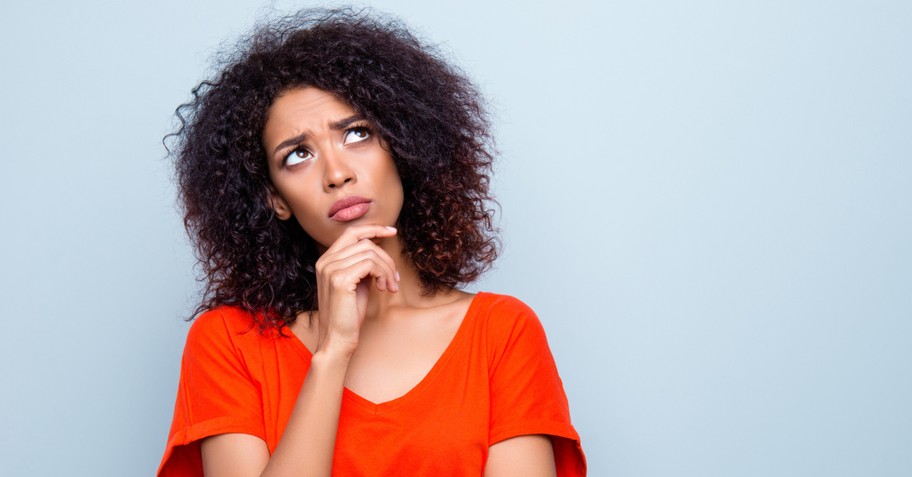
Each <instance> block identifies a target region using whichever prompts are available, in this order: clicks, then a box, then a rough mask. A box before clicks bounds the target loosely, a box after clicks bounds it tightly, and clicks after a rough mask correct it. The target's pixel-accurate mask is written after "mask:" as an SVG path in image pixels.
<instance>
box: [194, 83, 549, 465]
mask: <svg viewBox="0 0 912 477" xmlns="http://www.w3.org/2000/svg"><path fill="white" fill-rule="evenodd" d="M263 145H264V147H265V150H266V151H267V158H266V160H267V162H268V165H269V172H270V178H271V179H272V184H273V189H272V190H271V192H270V200H271V203H272V205H273V208H274V209H275V211H276V215H277V216H278V217H279V218H280V219H282V220H297V221H298V223H299V224H300V225H301V227H302V228H303V229H304V230H305V231H306V232H307V233H308V234H309V235H310V236H311V237H313V239H314V240H315V241H316V242H317V244H318V245H319V246H320V248H321V251H322V254H321V256H320V258H319V259H318V260H317V263H316V271H317V296H318V310H319V311H315V312H312V316H306V315H302V316H300V317H299V318H300V319H298V320H296V321H295V323H294V325H293V326H291V327H290V328H291V331H292V332H294V333H295V335H297V336H298V337H299V338H300V339H301V341H302V342H303V343H304V345H305V346H306V347H307V348H308V349H310V350H311V351H312V352H313V360H312V363H311V367H310V369H309V371H308V373H307V376H306V378H305V380H304V385H303V386H302V388H301V391H300V394H299V395H298V400H297V402H296V404H295V408H294V411H293V412H292V415H291V417H290V419H289V422H288V425H287V427H286V430H285V433H284V435H283V438H282V440H281V441H280V442H279V444H278V445H277V447H276V449H275V452H274V453H273V454H272V456H270V455H269V451H268V448H267V446H266V443H265V442H264V441H263V440H262V439H260V438H258V437H254V436H250V435H246V434H222V435H217V436H213V437H209V438H206V439H204V440H203V441H202V444H201V449H202V457H203V469H204V472H205V475H206V476H207V477H253V476H292V475H294V476H329V475H330V474H331V472H332V456H333V448H334V446H335V439H336V431H337V429H338V422H339V411H340V408H341V402H342V391H343V389H344V388H345V387H347V388H349V389H350V390H351V391H353V392H355V393H356V394H358V395H360V396H362V397H364V398H365V399H367V400H369V401H372V402H375V403H381V402H386V401H389V400H392V399H395V398H397V397H400V396H402V395H404V394H406V393H407V392H408V391H409V390H410V389H412V388H413V387H415V386H416V385H417V384H418V383H419V382H420V381H421V380H422V379H423V378H424V376H425V375H426V374H427V373H428V372H429V371H430V369H431V368H432V367H433V365H434V363H435V362H436V361H437V359H438V358H439V357H440V355H441V354H443V352H444V350H445V348H446V347H447V345H448V344H449V343H450V341H451V340H452V338H453V336H454V335H455V333H456V330H457V328H458V327H459V324H460V323H461V321H462V318H463V316H465V313H466V311H467V309H468V306H469V303H470V302H471V298H472V295H469V294H467V293H464V292H462V291H459V290H455V289H450V290H445V291H442V292H439V293H436V294H435V295H433V296H423V295H422V294H421V288H420V282H419V279H418V273H417V271H416V270H415V268H414V266H413V265H412V264H411V263H410V261H409V260H408V259H407V257H405V256H404V255H403V253H402V247H401V242H400V239H399V237H398V236H397V235H396V233H397V231H396V230H395V228H393V225H394V224H395V223H396V220H397V218H398V216H399V212H400V211H401V209H402V201H403V192H402V183H401V180H400V178H399V174H398V172H397V170H396V166H395V163H394V162H393V159H392V157H391V156H390V154H389V152H388V151H387V149H386V148H385V144H383V142H382V141H381V140H380V138H379V137H378V136H376V135H375V134H374V132H373V129H372V128H371V126H370V124H368V123H367V122H366V121H363V120H361V119H360V118H359V117H358V115H357V114H356V112H355V111H354V110H353V109H352V108H351V107H349V106H348V105H347V104H345V103H343V102H341V101H339V100H338V99H336V98H335V97H334V96H332V95H331V94H329V93H327V92H325V91H322V90H319V89H316V88H310V87H308V88H297V89H292V90H289V91H286V92H285V93H284V94H282V95H280V96H279V97H278V98H277V99H276V100H275V101H274V103H273V105H272V106H271V107H270V109H269V112H268V116H267V122H266V126H265V127H264V129H263ZM349 196H358V197H363V198H365V199H368V200H370V202H369V204H370V205H369V206H368V207H367V211H366V212H365V213H364V215H363V216H361V217H359V218H357V219H355V220H351V221H339V220H337V219H338V217H336V218H333V217H330V216H329V210H330V208H331V207H332V206H333V204H334V203H335V202H336V201H338V200H339V199H342V198H345V197H349ZM308 318H312V319H308ZM553 475H555V470H554V456H553V451H552V447H551V441H550V439H549V438H548V437H547V436H541V435H529V436H518V437H514V438H512V439H507V440H505V441H502V442H498V443H496V444H494V445H492V446H491V447H490V449H489V453H488V461H487V463H486V468H485V476H488V477H506V476H526V477H537V476H553Z"/></svg>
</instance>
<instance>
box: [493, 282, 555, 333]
mask: <svg viewBox="0 0 912 477" xmlns="http://www.w3.org/2000/svg"><path fill="white" fill-rule="evenodd" d="M478 300H479V303H478V313H479V315H480V318H481V319H482V320H484V321H485V322H486V328H487V329H488V332H489V334H491V333H494V334H501V333H509V332H511V331H512V330H515V329H516V328H518V327H519V328H524V327H533V328H541V322H540V321H539V319H538V316H537V315H536V314H535V311H533V310H532V308H531V307H530V306H529V305H527V304H526V303H525V302H523V301H522V300H520V299H519V298H516V297H513V296H510V295H501V294H497V293H487V292H483V293H479V297H478Z"/></svg>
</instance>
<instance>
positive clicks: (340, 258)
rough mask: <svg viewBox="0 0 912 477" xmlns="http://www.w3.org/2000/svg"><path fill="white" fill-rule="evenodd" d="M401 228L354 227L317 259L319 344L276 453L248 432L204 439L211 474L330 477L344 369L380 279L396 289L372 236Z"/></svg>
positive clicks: (386, 261)
mask: <svg viewBox="0 0 912 477" xmlns="http://www.w3.org/2000/svg"><path fill="white" fill-rule="evenodd" d="M394 234H395V229H390V228H387V227H381V226H364V227H351V228H349V229H347V230H346V231H345V232H344V233H343V234H342V236H340V237H339V239H338V240H336V242H335V243H334V244H333V245H332V246H331V247H330V248H329V249H328V250H327V251H326V252H325V253H324V254H323V255H322V256H321V257H320V259H319V260H318V261H317V267H316V268H317V292H318V302H319V310H320V311H319V313H318V316H317V317H316V324H317V327H318V328H317V329H318V341H317V349H316V350H315V351H314V355H313V359H312V360H311V365H310V369H309V370H308V372H307V376H306V378H305V380H304V385H303V386H302V387H301V391H300V393H299V394H298V399H297V401H296V403H295V407H294V411H292V414H291V417H290V418H289V420H288V424H287V426H286V428H285V433H284V435H283V436H282V439H281V441H280V442H279V444H278V445H277V446H276V449H275V452H274V453H273V455H272V456H271V457H270V455H269V451H268V449H267V447H266V443H265V442H264V441H263V440H262V439H260V438H258V437H254V436H250V435H246V434H222V435H218V436H213V437H209V438H206V439H204V440H203V441H202V443H201V453H202V459H203V472H204V474H205V475H206V477H255V476H261V477H282V476H302V477H310V476H326V477H328V476H329V475H330V474H331V473H332V458H333V450H334V448H335V443H336V431H337V430H338V425H339V413H340V410H341V406H342V391H343V389H344V383H345V373H346V371H347V370H348V363H349V360H350V359H351V356H352V354H353V353H354V351H355V349H356V348H357V346H358V336H359V331H360V328H361V324H362V323H363V320H364V314H365V310H366V302H367V294H368V291H369V290H368V286H369V285H370V280H367V279H366V278H368V277H373V278H374V282H375V283H376V284H377V287H378V288H379V289H381V290H389V291H396V290H397V289H398V285H397V284H396V279H395V274H396V269H395V263H393V261H392V259H391V258H390V257H389V255H387V254H386V253H385V252H384V251H383V250H382V249H380V248H379V247H378V246H377V245H376V244H374V243H373V242H372V241H371V240H370V239H371V238H375V237H388V236H392V235H394Z"/></svg>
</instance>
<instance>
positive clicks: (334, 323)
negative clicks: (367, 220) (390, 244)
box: [314, 225, 399, 356]
mask: <svg viewBox="0 0 912 477" xmlns="http://www.w3.org/2000/svg"><path fill="white" fill-rule="evenodd" d="M394 235H396V229H394V228H393V227H385V226H382V225H360V226H353V227H349V228H348V229H346V230H345V231H344V232H342V235H340V236H339V238H338V239H336V241H335V242H334V243H333V244H332V246H330V247H329V249H327V250H326V252H324V253H323V255H322V256H321V257H320V259H319V260H317V264H316V272H317V303H318V305H317V308H318V311H317V313H318V317H317V327H318V328H317V337H318V338H317V348H316V350H315V351H314V352H315V353H316V352H329V353H340V354H343V355H346V356H351V354H352V353H354V352H355V349H356V348H357V347H358V337H359V333H360V330H361V324H362V323H363V322H364V316H365V313H366V312H367V297H368V294H369V292H370V286H371V282H372V281H373V283H374V284H375V285H376V287H377V289H378V290H381V291H389V292H396V291H398V290H399V285H398V276H399V274H398V272H397V270H396V263H395V262H393V259H392V258H391V257H390V256H389V254H387V253H386V252H385V251H384V250H383V249H382V248H380V246H378V245H377V244H376V243H374V242H373V241H372V239H376V238H385V237H392V236H394Z"/></svg>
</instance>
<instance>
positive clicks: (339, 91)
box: [166, 8, 499, 328]
mask: <svg viewBox="0 0 912 477" xmlns="http://www.w3.org/2000/svg"><path fill="white" fill-rule="evenodd" d="M217 66H218V67H219V70H220V73H218V75H217V77H216V78H215V79H212V80H208V81H203V82H201V83H200V84H199V85H197V86H196V87H195V88H194V89H193V91H192V98H191V100H190V101H189V102H187V103H185V104H182V105H180V106H179V107H178V108H177V110H176V111H175V114H176V116H177V118H178V119H179V121H180V126H179V128H178V129H177V131H176V132H174V133H172V134H169V135H168V136H166V143H167V142H168V141H170V143H171V144H172V145H176V147H174V148H169V151H170V154H171V155H172V156H173V157H174V160H175V166H176V179H177V185H178V190H179V199H180V202H181V205H182V208H183V213H184V224H185V226H186V228H187V231H188V233H189V235H190V237H191V240H192V242H193V245H194V247H195V248H196V253H197V258H198V260H199V264H200V267H201V269H202V272H203V276H202V277H201V281H203V282H204V283H205V289H204V294H203V298H202V303H201V304H200V306H199V307H198V308H197V310H196V314H198V313H200V312H202V311H205V310H207V309H212V308H215V307H217V306H222V305H230V306H238V307H241V308H243V309H246V310H248V311H252V312H254V313H253V314H254V316H256V317H257V320H260V321H259V325H260V326H261V327H267V326H274V327H279V328H280V327H281V326H283V325H284V324H290V323H292V322H293V321H294V320H295V317H296V316H297V315H298V314H299V313H301V312H303V311H308V310H314V309H316V307H317V300H316V297H317V294H316V276H315V271H314V264H315V262H316V259H317V258H318V252H317V249H316V245H315V243H314V241H313V240H312V239H311V238H310V237H309V236H308V235H307V234H306V233H305V232H304V231H303V229H301V227H300V225H299V224H298V223H297V222H296V221H294V220H290V221H282V220H279V219H278V218H277V217H276V215H275V212H274V210H273V208H272V207H271V205H270V203H269V201H268V199H267V197H268V192H267V191H268V190H269V187H270V184H271V183H270V179H269V174H268V170H267V164H266V152H265V150H264V148H263V145H262V131H263V127H264V124H265V121H266V113H267V110H268V108H269V107H270V105H271V104H272V102H273V100H274V99H275V98H276V97H277V96H278V95H279V94H281V93H283V92H284V91H287V90H289V89H292V88H296V87H302V86H312V87H316V88H319V89H321V90H325V91H327V92H330V93H332V94H333V95H335V96H336V97H338V98H339V99H340V100H341V101H344V102H345V103H347V104H348V105H350V106H351V107H352V108H353V109H355V110H356V111H357V112H359V113H360V114H362V115H363V116H364V117H365V118H366V119H367V120H369V121H370V122H371V123H373V124H374V126H375V127H376V129H377V132H378V133H379V135H380V136H381V137H382V138H383V140H384V141H385V142H386V143H387V144H388V147H389V150H390V152H391V154H392V156H393V160H394V161H395V164H396V167H397V169H398V171H399V175H400V177H401V180H402V185H403V190H404V194H405V195H404V203H403V207H402V211H401V213H400V216H399V219H398V223H397V228H398V229H399V236H400V237H401V239H402V242H403V252H404V254H405V255H406V256H407V257H408V259H409V260H410V261H411V263H412V264H413V265H414V266H415V267H416V269H417V271H418V275H419V278H420V281H421V287H422V292H423V293H425V294H434V293H436V292H437V291H439V290H441V289H443V288H445V287H455V286H459V285H461V284H465V283H469V282H471V281H473V280H475V279H476V278H478V277H479V276H480V275H481V274H482V273H483V272H484V271H485V270H487V269H488V268H489V267H490V266H491V264H492V263H493V261H494V259H495V258H496V257H497V254H498V248H499V241H498V238H497V231H496V228H495V226H494V224H493V215H494V211H493V209H492V208H491V207H490V204H492V203H494V200H493V197H492V196H491V194H490V191H489V175H490V173H491V168H492V162H493V159H494V146H493V139H492V137H491V134H490V132H489V128H490V124H489V121H488V118H487V113H486V111H485V107H484V106H485V105H484V103H483V101H482V98H481V95H480V94H479V92H478V91H477V89H476V88H475V86H474V85H473V84H472V83H471V82H470V81H469V80H468V79H467V78H466V76H465V75H464V74H463V73H462V72H461V71H460V70H459V69H457V68H455V67H454V66H452V65H451V64H449V63H448V62H447V61H445V60H444V58H443V57H442V55H441V54H440V53H439V51H438V50H437V49H436V48H435V47H433V46H431V45H428V44H426V43H424V42H422V41H421V40H419V39H418V38H417V37H416V36H414V35H413V34H412V33H410V32H409V30H408V29H407V28H406V27H405V26H404V25H403V24H402V23H401V22H399V21H398V20H395V19H391V18H389V17H385V16H382V15H378V14H375V13H371V12H366V11H365V10H361V11H355V10H352V9H350V8H344V9H335V10H323V9H320V10H305V11H302V12H299V13H297V14H295V15H292V16H288V17H283V18H280V19H278V20H275V21H272V22H269V23H266V24H264V25H261V26H258V27H257V28H256V29H255V30H254V32H253V33H252V35H251V36H249V37H246V38H244V39H243V40H242V41H241V42H240V44H239V45H238V47H237V48H235V49H234V52H233V54H229V55H227V56H224V57H222V58H221V59H220V61H219V62H218V63H217Z"/></svg>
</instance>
